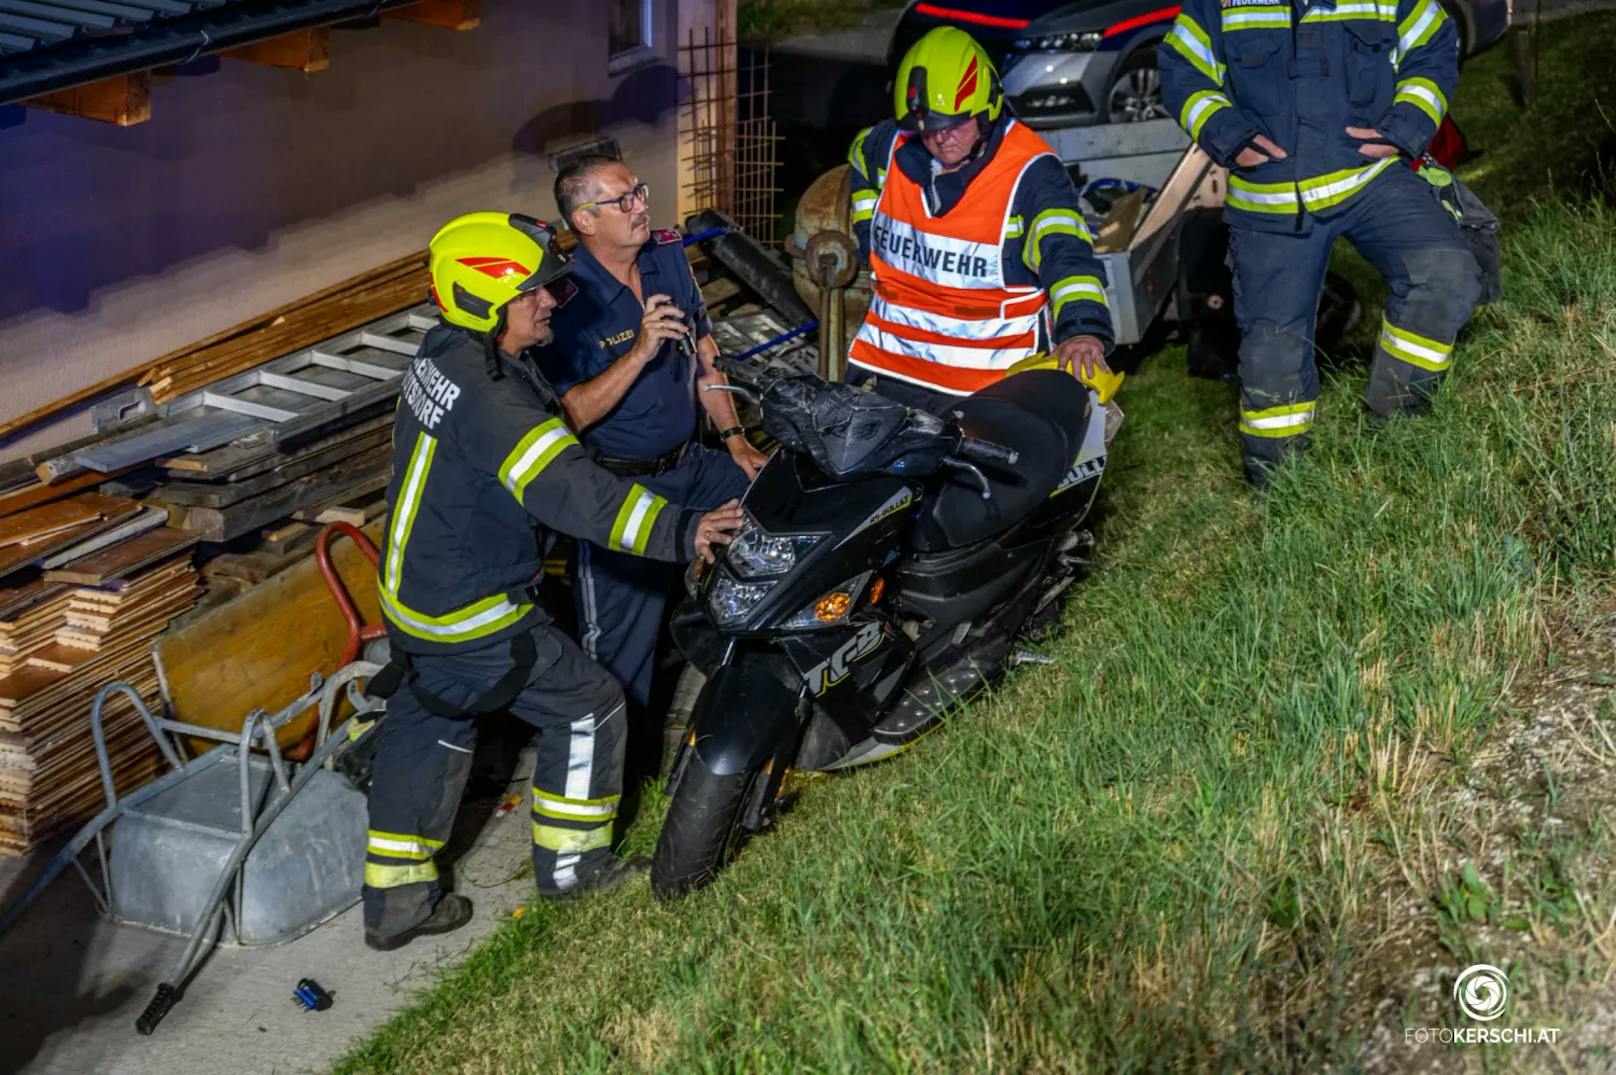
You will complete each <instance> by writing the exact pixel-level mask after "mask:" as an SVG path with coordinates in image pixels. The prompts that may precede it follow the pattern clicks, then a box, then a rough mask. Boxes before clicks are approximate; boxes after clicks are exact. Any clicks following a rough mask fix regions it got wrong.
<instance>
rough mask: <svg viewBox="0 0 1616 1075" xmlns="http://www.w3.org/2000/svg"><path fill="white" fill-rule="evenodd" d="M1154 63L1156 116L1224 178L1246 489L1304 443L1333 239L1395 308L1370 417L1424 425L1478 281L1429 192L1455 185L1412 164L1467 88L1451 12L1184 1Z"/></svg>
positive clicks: (1389, 310)
mask: <svg viewBox="0 0 1616 1075" xmlns="http://www.w3.org/2000/svg"><path fill="white" fill-rule="evenodd" d="M1160 64H1161V75H1162V96H1163V100H1164V101H1165V102H1166V104H1167V105H1168V107H1170V108H1171V109H1173V111H1174V112H1175V113H1176V114H1177V116H1178V120H1179V123H1180V125H1181V126H1183V128H1184V129H1185V130H1186V131H1187V132H1189V135H1190V137H1191V138H1193V139H1195V140H1196V142H1197V143H1198V144H1199V145H1200V146H1201V148H1203V149H1204V150H1206V152H1207V153H1208V155H1210V156H1211V157H1212V159H1213V160H1215V161H1217V162H1218V163H1219V164H1222V165H1224V166H1225V167H1227V168H1229V169H1230V175H1229V186H1228V200H1227V205H1226V207H1225V212H1224V219H1225V220H1226V221H1227V222H1228V224H1229V229H1230V237H1229V255H1230V261H1231V264H1232V265H1233V268H1234V285H1235V287H1234V294H1235V317H1236V320H1237V321H1238V322H1239V324H1240V331H1241V343H1240V433H1241V443H1242V445H1243V448H1244V454H1245V463H1246V471H1247V474H1248V476H1249V477H1250V478H1251V480H1252V481H1253V482H1254V483H1256V484H1257V485H1259V486H1260V485H1262V484H1263V483H1264V482H1265V481H1266V480H1267V478H1268V475H1269V472H1270V470H1271V468H1272V467H1273V466H1274V464H1276V463H1278V462H1280V461H1281V460H1283V459H1284V458H1286V457H1287V456H1289V455H1291V454H1294V453H1295V452H1297V451H1299V450H1301V449H1302V448H1303V447H1305V445H1306V444H1307V440H1308V435H1309V431H1310V430H1311V429H1312V427H1313V420H1314V412H1315V409H1316V405H1317V401H1318V397H1319V376H1318V370H1317V368H1316V367H1315V365H1314V361H1313V327H1314V323H1315V319H1316V316H1317V310H1318V303H1319V294H1320V291H1321V290H1322V288H1323V284H1324V274H1325V270H1326V269H1327V268H1328V266H1329V261H1330V249H1331V247H1332V246H1333V245H1334V243H1335V240H1336V238H1337V237H1340V236H1345V237H1346V238H1347V239H1348V240H1349V241H1350V242H1351V243H1352V244H1353V246H1355V247H1356V248H1357V249H1358V252H1359V253H1360V254H1362V255H1363V256H1364V258H1365V259H1366V260H1368V261H1369V262H1370V264H1372V265H1374V266H1375V268H1376V269H1378V270H1379V271H1380V273H1381V274H1382V275H1383V276H1385V278H1386V283H1387V286H1388V288H1389V290H1390V292H1391V294H1390V295H1389V296H1388V297H1387V300H1386V310H1385V318H1384V320H1383V321H1382V323H1381V331H1380V340H1379V344H1378V346H1377V347H1376V350H1375V358H1374V364H1373V366H1372V368H1371V370H1370V376H1369V387H1368V390H1367V392H1366V393H1365V402H1366V403H1367V404H1368V406H1369V409H1370V410H1371V411H1372V412H1374V413H1375V414H1376V415H1378V416H1380V417H1382V418H1386V417H1390V416H1392V415H1394V414H1398V413H1402V412H1412V411H1418V410H1421V409H1423V408H1424V407H1425V405H1426V403H1427V402H1428V400H1429V398H1430V396H1431V394H1432V393H1433V392H1434V391H1435V390H1436V388H1437V385H1438V384H1439V383H1440V382H1441V380H1442V377H1443V375H1444V374H1445V373H1446V372H1447V370H1448V367H1449V366H1450V365H1451V364H1452V362H1453V343H1454V339H1455V337H1456V336H1457V335H1458V334H1459V330H1460V328H1462V327H1463V326H1464V323H1465V321H1466V320H1467V319H1468V318H1469V316H1470V311H1471V308H1472V307H1473V306H1474V305H1475V303H1476V300H1477V299H1478V297H1479V296H1480V294H1481V292H1482V282H1483V281H1482V276H1481V270H1480V268H1479V266H1478V265H1477V264H1476V261H1475V258H1474V257H1473V256H1472V255H1471V253H1470V251H1469V249H1468V246H1467V244H1466V242H1465V239H1464V237H1463V235H1462V233H1461V231H1460V228H1459V226H1458V224H1457V222H1456V221H1455V220H1454V219H1453V218H1452V216H1451V215H1450V214H1449V213H1448V211H1447V210H1445V209H1444V208H1443V207H1442V205H1441V204H1440V203H1439V201H1438V199H1437V197H1436V195H1435V193H1434V191H1433V183H1442V182H1443V181H1444V180H1445V179H1446V178H1447V177H1446V176H1445V174H1444V173H1440V172H1438V171H1435V170H1433V169H1431V168H1430V167H1427V168H1426V169H1424V170H1422V172H1421V173H1420V174H1416V173H1415V172H1414V171H1412V170H1411V169H1410V168H1409V167H1408V162H1407V160H1405V159H1404V158H1410V159H1416V160H1417V159H1419V158H1420V157H1421V156H1422V154H1424V152H1425V148H1426V145H1427V144H1428V143H1429V142H1430V140H1431V137H1432V135H1434V134H1435V133H1436V129H1437V126H1438V124H1440V123H1441V121H1442V117H1443V115H1444V114H1445V113H1446V112H1447V108H1448V100H1449V98H1450V97H1451V96H1452V94H1453V91H1454V87H1455V85H1456V84H1457V82H1458V78H1459V67H1458V65H1459V45H1458V35H1457V33H1456V32H1455V30H1454V27H1453V23H1452V21H1451V20H1450V19H1449V18H1448V16H1447V15H1446V14H1445V13H1444V12H1443V9H1442V4H1441V3H1440V0H1185V3H1184V5H1183V8H1182V10H1181V12H1180V13H1179V15H1178V18H1177V20H1176V22H1175V23H1174V26H1173V29H1172V31H1171V32H1170V33H1169V34H1168V36H1167V37H1166V38H1165V39H1164V40H1163V43H1162V47H1161V50H1160ZM1422 176H1429V177H1430V181H1429V182H1428V181H1427V179H1426V178H1422Z"/></svg>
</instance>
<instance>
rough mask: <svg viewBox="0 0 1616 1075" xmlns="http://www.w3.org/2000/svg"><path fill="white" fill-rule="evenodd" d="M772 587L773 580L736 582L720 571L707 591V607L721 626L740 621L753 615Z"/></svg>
mask: <svg viewBox="0 0 1616 1075" xmlns="http://www.w3.org/2000/svg"><path fill="white" fill-rule="evenodd" d="M772 589H774V583H772V582H736V581H735V580H734V579H732V578H730V577H729V575H728V574H726V573H724V572H722V571H720V572H719V573H718V577H717V578H716V579H714V580H713V588H712V589H711V590H710V591H708V593H707V609H708V611H710V612H711V613H712V614H713V619H715V620H717V621H718V623H719V625H720V626H723V625H725V624H731V623H738V622H739V621H741V620H744V619H745V618H746V617H747V616H749V615H751V612H752V610H753V609H754V608H757V606H758V602H759V601H762V600H763V598H764V597H766V596H768V593H769V591H770V590H772Z"/></svg>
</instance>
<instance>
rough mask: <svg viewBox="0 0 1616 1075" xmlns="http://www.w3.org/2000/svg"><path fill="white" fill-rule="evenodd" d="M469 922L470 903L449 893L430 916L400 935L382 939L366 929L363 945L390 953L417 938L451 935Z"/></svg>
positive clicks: (433, 909) (464, 898) (462, 897)
mask: <svg viewBox="0 0 1616 1075" xmlns="http://www.w3.org/2000/svg"><path fill="white" fill-rule="evenodd" d="M470 921H471V901H470V900H468V899H466V897H464V896H456V895H455V894H454V893H452V892H451V893H448V894H447V895H445V896H444V897H443V898H442V899H440V900H438V902H437V905H436V906H435V907H433V908H432V913H431V914H429V915H427V916H426V917H425V918H424V919H422V920H421V921H420V922H418V923H416V924H415V925H413V926H411V927H410V928H409V929H407V930H404V931H403V932H402V933H395V934H393V935H392V936H390V937H382V936H379V935H377V934H375V933H372V932H371V931H370V930H368V929H367V930H365V944H366V945H367V946H368V947H370V948H374V949H375V950H376V951H378V952H391V951H393V950H394V949H395V948H403V947H404V946H405V945H406V944H409V943H410V942H411V941H413V940H415V938H417V937H429V936H431V935H432V934H435V933H451V932H453V931H454V930H457V929H459V928H460V927H461V926H463V925H465V924H466V923H467V922H470Z"/></svg>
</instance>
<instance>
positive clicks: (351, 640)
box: [314, 523, 387, 668]
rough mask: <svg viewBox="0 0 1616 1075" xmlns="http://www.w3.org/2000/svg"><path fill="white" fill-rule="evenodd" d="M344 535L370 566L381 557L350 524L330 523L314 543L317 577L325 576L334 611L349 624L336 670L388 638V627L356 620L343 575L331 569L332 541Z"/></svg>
mask: <svg viewBox="0 0 1616 1075" xmlns="http://www.w3.org/2000/svg"><path fill="white" fill-rule="evenodd" d="M338 535H344V536H347V537H348V538H351V539H352V540H353V543H354V544H355V545H357V546H359V551H360V552H362V553H364V554H365V558H366V559H367V560H369V561H370V565H371V566H372V567H377V566H379V565H380V564H381V561H382V554H381V553H380V552H379V551H378V550H377V549H376V546H375V545H374V544H372V542H371V540H370V538H368V537H366V536H365V535H364V533H363V532H362V531H361V530H360V529H359V528H358V527H357V526H353V525H352V524H350V523H330V524H328V525H327V526H326V528H325V529H324V530H322V531H320V537H319V538H318V540H316V541H315V543H314V559H315V562H316V563H318V564H319V565H320V574H321V575H323V576H325V585H326V589H328V590H330V591H331V599H332V600H333V601H335V602H336V603H337V609H338V610H339V611H340V612H341V613H342V618H343V619H345V620H347V621H348V645H347V647H346V648H344V649H343V651H342V659H341V660H339V661H338V662H337V667H338V668H341V667H342V666H343V665H346V664H351V663H353V661H354V660H355V659H356V658H358V656H359V651H360V650H362V649H363V648H364V646H365V643H366V642H373V641H375V640H376V639H378V638H385V637H387V625H386V624H381V623H372V624H366V623H365V621H364V620H362V619H360V618H359V610H358V609H357V608H355V607H354V602H353V597H352V596H351V595H350V594H349V593H348V587H347V586H346V585H344V584H343V581H342V576H341V575H338V574H337V569H336V568H335V567H333V566H331V539H332V538H333V537H336V536H338Z"/></svg>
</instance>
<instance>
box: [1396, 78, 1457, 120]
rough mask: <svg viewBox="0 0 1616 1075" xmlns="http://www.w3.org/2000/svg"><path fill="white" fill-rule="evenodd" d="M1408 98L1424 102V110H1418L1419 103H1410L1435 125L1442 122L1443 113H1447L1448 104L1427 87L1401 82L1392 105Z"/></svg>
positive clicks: (1415, 83)
mask: <svg viewBox="0 0 1616 1075" xmlns="http://www.w3.org/2000/svg"><path fill="white" fill-rule="evenodd" d="M1409 97H1415V98H1418V99H1419V101H1424V102H1425V104H1426V106H1427V107H1424V108H1420V105H1419V101H1413V102H1410V103H1411V104H1413V105H1414V107H1416V108H1419V109H1420V111H1422V112H1424V113H1425V114H1426V115H1427V116H1429V117H1430V118H1431V119H1432V121H1434V122H1436V123H1441V122H1442V116H1443V113H1445V112H1447V110H1448V102H1446V101H1444V100H1443V99H1442V97H1441V95H1439V94H1436V93H1433V92H1432V91H1431V90H1430V89H1429V88H1428V87H1425V86H1422V85H1420V84H1419V83H1417V82H1402V83H1399V84H1398V86H1397V97H1396V98H1395V99H1394V100H1393V102H1392V103H1393V104H1395V103H1396V102H1397V101H1400V100H1403V99H1405V98H1409Z"/></svg>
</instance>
